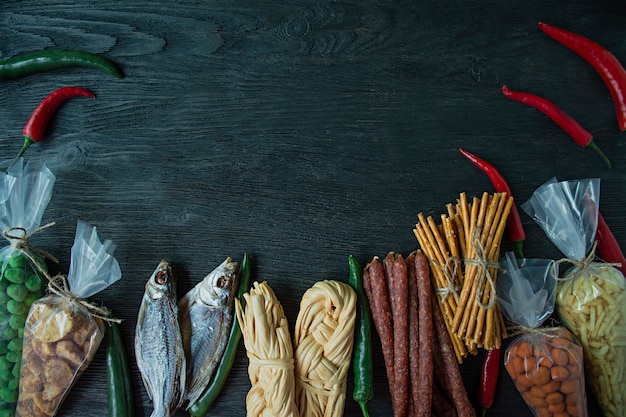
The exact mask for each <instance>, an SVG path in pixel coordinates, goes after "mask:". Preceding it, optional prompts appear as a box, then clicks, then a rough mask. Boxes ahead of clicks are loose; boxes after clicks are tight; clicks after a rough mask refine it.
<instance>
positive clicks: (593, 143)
mask: <svg viewBox="0 0 626 417" xmlns="http://www.w3.org/2000/svg"><path fill="white" fill-rule="evenodd" d="M586 147H587V148H589V149H593V150H594V151H596V153H597V154H598V155H600V158H602V160H603V161H604V163H605V164H606V166H607V167H609V168H611V161H610V160H609V158H608V157H607V156H606V155H605V154H604V152H602V151H601V150H600V148H598V145H596V143H595V142H594V141H591V142H589V144H588V145H587V146H586Z"/></svg>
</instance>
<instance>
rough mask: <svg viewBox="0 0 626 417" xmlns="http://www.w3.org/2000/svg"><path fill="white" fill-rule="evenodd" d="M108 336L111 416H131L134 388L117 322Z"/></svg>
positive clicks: (108, 382) (107, 372)
mask: <svg viewBox="0 0 626 417" xmlns="http://www.w3.org/2000/svg"><path fill="white" fill-rule="evenodd" d="M106 338H107V344H106V378H107V391H108V394H107V396H108V400H109V417H129V416H132V415H133V388H132V382H131V376H130V370H129V368H128V359H127V357H126V351H125V350H124V340H123V339H122V334H121V333H120V329H119V327H118V325H117V323H115V322H112V323H111V325H110V326H109V328H108V329H107V332H106Z"/></svg>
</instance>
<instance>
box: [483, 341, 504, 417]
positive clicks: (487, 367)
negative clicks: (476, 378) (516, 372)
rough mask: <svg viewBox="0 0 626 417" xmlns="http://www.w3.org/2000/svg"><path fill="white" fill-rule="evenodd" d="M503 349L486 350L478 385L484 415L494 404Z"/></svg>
mask: <svg viewBox="0 0 626 417" xmlns="http://www.w3.org/2000/svg"><path fill="white" fill-rule="evenodd" d="M500 354H501V349H500V348H496V349H491V350H487V351H486V352H485V356H484V358H483V367H482V369H481V372H480V384H479V387H478V405H480V407H481V409H482V413H481V414H482V416H483V417H484V416H485V415H486V414H487V409H488V408H490V407H491V406H492V405H493V400H494V399H495V397H496V387H497V385H498V384H497V382H498V376H499V374H500Z"/></svg>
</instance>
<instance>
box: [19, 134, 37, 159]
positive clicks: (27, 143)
mask: <svg viewBox="0 0 626 417" xmlns="http://www.w3.org/2000/svg"><path fill="white" fill-rule="evenodd" d="M33 143H35V141H34V140H33V139H32V138H31V137H29V136H24V145H22V149H20V151H19V152H18V154H17V156H16V157H15V159H17V158H19V157H20V156H22V155H23V154H24V152H26V149H28V147H29V146H30V145H32V144H33Z"/></svg>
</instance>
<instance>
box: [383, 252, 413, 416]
mask: <svg viewBox="0 0 626 417" xmlns="http://www.w3.org/2000/svg"><path fill="white" fill-rule="evenodd" d="M389 255H390V256H391V259H389V263H390V264H391V261H392V260H393V263H392V264H391V271H389V272H390V273H388V275H389V276H390V278H391V281H390V282H388V288H389V295H390V299H391V314H392V317H393V373H394V375H395V383H394V386H393V390H392V392H391V396H392V397H393V398H395V402H392V404H393V406H394V407H393V408H394V410H393V414H394V416H395V417H406V416H407V413H408V410H409V390H410V376H409V279H408V276H407V269H406V262H405V261H404V258H403V257H402V255H393V254H389ZM389 255H388V256H387V258H389V257H390V256H389ZM387 258H385V264H384V265H385V268H387V267H388V266H387V265H388V263H387ZM389 284H390V285H389Z"/></svg>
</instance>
